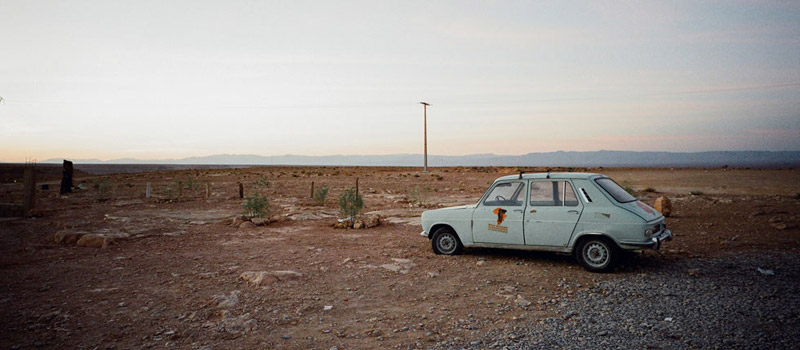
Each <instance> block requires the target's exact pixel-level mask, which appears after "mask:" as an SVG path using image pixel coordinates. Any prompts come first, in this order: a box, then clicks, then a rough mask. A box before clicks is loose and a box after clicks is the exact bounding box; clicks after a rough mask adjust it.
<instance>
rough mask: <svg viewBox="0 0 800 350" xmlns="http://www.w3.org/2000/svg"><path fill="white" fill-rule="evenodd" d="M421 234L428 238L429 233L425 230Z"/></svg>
mask: <svg viewBox="0 0 800 350" xmlns="http://www.w3.org/2000/svg"><path fill="white" fill-rule="evenodd" d="M419 235H420V236H422V237H425V238H428V233H427V232H425V231H422V232H420V233H419Z"/></svg>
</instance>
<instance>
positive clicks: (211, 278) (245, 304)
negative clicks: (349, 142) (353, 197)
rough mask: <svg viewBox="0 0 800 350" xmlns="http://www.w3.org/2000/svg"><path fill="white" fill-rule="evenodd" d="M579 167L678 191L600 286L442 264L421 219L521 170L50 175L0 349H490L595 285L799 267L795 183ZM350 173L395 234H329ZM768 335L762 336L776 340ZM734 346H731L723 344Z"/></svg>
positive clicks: (497, 257) (18, 265)
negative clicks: (656, 229) (254, 208)
mask: <svg viewBox="0 0 800 350" xmlns="http://www.w3.org/2000/svg"><path fill="white" fill-rule="evenodd" d="M76 168H77V169H80V165H77V166H76ZM576 171H589V172H598V173H602V174H605V175H608V176H610V177H612V178H613V179H615V180H616V181H617V182H618V183H620V184H622V185H624V186H628V187H630V188H632V189H634V190H636V191H638V192H637V193H638V196H639V197H640V199H641V200H642V201H644V202H647V203H650V204H651V205H652V204H653V201H654V200H655V198H657V197H658V196H661V195H666V196H668V197H669V198H670V199H671V200H672V204H673V211H672V216H671V217H669V218H668V219H667V225H668V227H669V228H670V229H671V230H672V232H673V233H674V234H675V239H674V240H673V241H672V242H668V243H666V244H665V245H664V247H663V248H662V249H661V250H659V251H646V252H644V253H642V254H639V255H636V256H633V257H629V258H627V259H625V260H624V261H623V262H622V264H621V265H620V266H619V267H618V268H617V269H616V270H615V271H614V272H613V273H607V274H596V273H589V272H586V271H584V270H583V269H582V268H581V267H580V265H579V264H578V263H577V262H576V261H575V260H574V259H573V258H572V257H570V256H566V255H558V254H553V253H535V252H521V251H509V250H488V249H479V250H467V251H465V252H464V254H462V255H458V256H438V255H435V254H434V253H433V252H432V251H431V247H430V242H429V241H428V240H427V239H425V238H423V237H421V236H420V235H419V233H420V231H421V227H420V220H419V218H420V214H421V213H422V211H423V210H426V209H428V208H439V207H446V206H453V205H462V204H470V203H475V202H476V201H477V200H478V198H479V197H480V196H481V195H482V194H483V191H484V190H485V189H486V188H487V186H488V185H489V184H490V183H491V182H492V181H493V180H494V179H495V178H497V177H499V176H504V175H510V174H514V173H515V172H516V169H515V168H492V167H485V168H483V167H453V168H432V169H431V172H430V173H421V172H420V169H419V168H390V167H375V168H372V167H252V168H246V169H199V170H178V171H175V170H167V171H151V172H143V173H129V174H109V175H90V174H87V173H80V175H76V176H78V177H77V178H76V179H75V185H76V186H78V187H79V188H77V189H76V190H75V191H74V193H70V194H66V195H59V194H58V193H57V192H58V185H57V180H58V178H50V179H42V181H44V180H48V181H52V183H53V185H51V186H50V190H46V191H45V190H41V189H40V190H39V192H38V193H37V208H39V209H40V213H39V214H41V216H40V217H35V218H24V219H2V221H0V269H2V273H0V309H1V310H2V311H1V312H0V334H2V335H1V336H0V348H3V349H30V348H49V349H139V348H142V349H149V348H152V349H162V348H179V349H269V348H288V349H300V348H303V349H332V348H336V349H362V348H402V349H406V348H429V347H434V348H448V347H452V348H458V347H461V346H473V347H477V348H479V347H491V346H492V345H497V344H492V343H491V341H490V340H487V339H488V338H487V337H491V336H494V335H496V334H499V333H498V331H502V330H514V329H517V328H525V327H528V328H529V327H535V326H536V325H537V324H543V323H544V321H543V320H547V319H552V318H554V317H561V316H560V315H558V313H559V312H560V311H559V305H562V304H564V303H569V302H570V300H571V298H575V297H576V296H577V295H580V294H582V293H583V294H585V293H590V292H598V291H595V290H594V289H593V286H596V285H598V284H602V283H609V282H614V281H618V280H619V281H621V280H625V279H636V278H647V276H651V275H654V274H655V275H658V274H659V273H660V271H663V270H670V271H672V270H675V271H676V272H675V273H676V274H678V275H680V278H685V279H686V281H691V280H692V279H701V278H706V277H709V276H706V275H707V274H710V272H709V271H707V270H704V269H703V268H697V269H693V268H692V267H693V264H694V262H695V261H706V260H704V259H714V261H717V260H720V261H731V262H732V263H735V262H736V261H738V260H735V259H736V257H738V256H745V255H746V256H782V257H784V258H785V257H789V258H788V259H789V260H788V262H787V264H790V265H794V266H797V264H798V263H800V261H798V259H797V257H798V256H800V255H798V253H800V252H799V251H798V250H800V199H799V198H798V197H800V171H798V170H785V169H784V170H757V169H620V168H605V169H576ZM357 178H358V183H359V192H360V193H361V194H362V196H363V198H364V204H365V208H364V213H367V214H369V215H376V214H377V215H381V216H382V218H383V219H382V223H381V224H380V225H379V226H376V227H372V228H368V229H357V230H356V229H334V228H333V225H334V223H335V222H336V219H337V218H338V217H339V214H338V203H337V202H338V198H339V195H340V194H341V193H342V192H343V191H344V190H345V189H346V188H347V187H350V186H355V183H356V179H357ZM312 182H313V183H314V186H315V187H316V188H320V187H322V186H327V187H328V188H329V189H330V190H329V194H328V196H327V203H326V204H319V203H315V202H314V201H313V200H312V199H311V198H310V196H311V184H312ZM148 183H149V187H150V191H151V197H150V198H146V196H145V194H146V191H147V187H148ZM238 183H242V184H243V187H244V194H245V196H249V195H252V194H254V193H259V194H262V195H266V196H267V197H268V198H269V201H270V211H271V215H272V217H273V218H274V219H275V220H276V221H275V222H272V223H270V224H268V225H264V226H255V225H239V224H237V225H232V222H233V220H234V218H235V217H237V216H239V215H241V214H242V211H243V208H242V203H243V200H242V199H240V198H239V187H238ZM38 187H39V188H40V187H41V186H38ZM71 234H72V235H74V234H84V235H96V236H98V237H106V238H103V241H102V243H103V244H100V245H102V247H83V246H77V245H76V244H75V242H71V241H69V239H64V237H65V236H69V235H71ZM56 237H61V239H62V242H60V243H59V242H57V239H56ZM744 268H745V269H747V271H750V270H752V271H753V274H755V276H757V277H753V278H761V277H760V275H759V273H758V272H756V269H757V268H762V269H763V270H762V271H766V270H769V272H773V273H774V274H775V275H774V276H768V275H766V274H764V276H763V278H780V277H781V274H782V273H783V271H784V270H783V269H784V267H782V266H745V267H744ZM248 273H250V275H251V276H258V275H259V273H260V274H261V275H260V276H262V277H264V279H263V280H262V281H261V283H259V284H254V283H252V282H251V281H247V280H246V279H244V278H242V276H243V275H248ZM794 283H796V282H794ZM598 293H600V292H598ZM620 307H624V305H620ZM786 307H788V308H794V310H796V309H797V305H795V304H790V305H786ZM795 316H796V315H795ZM661 318H664V317H661ZM670 321H671V319H670ZM716 322H718V323H722V324H724V323H725V320H716ZM764 322H765V324H763V325H762V324H757V325H754V326H757V327H778V328H775V329H776V330H777V331H781V328H780V326H779V325H771V324H767V323H766V322H767V321H766V320H765V321H764ZM792 322H794V323H795V324H796V323H797V321H792ZM526 329H527V328H526ZM564 331H565V332H570V331H573V330H570V329H568V328H567V327H566V326H565V328H564ZM611 332H612V335H613V330H612V331H611ZM795 332H796V329H795ZM606 334H608V332H606ZM593 335H594V334H592V336H593ZM597 335H600V336H603V335H605V334H602V332H601V333H598V334H597ZM520 337H521V336H517V338H516V339H514V336H513V333H512V336H511V338H510V340H507V342H508V343H509V344H524V343H525V342H531V343H533V342H536V341H539V340H540V339H539V340H537V339H533V336H528V337H527V338H522V339H519V338H520ZM688 337H689V336H688V335H682V334H680V333H678V334H677V336H672V335H670V337H666V336H665V338H664V339H661V340H658V341H659V342H660V343H658V344H660V345H659V346H660V347H666V348H670V347H685V346H687V345H686V344H687V343H688V342H689V339H688ZM732 339H733V340H731V341H732V342H733V341H736V338H732ZM743 339H746V338H743ZM683 341H686V342H687V343H683ZM744 341H746V340H744ZM726 342H727V340H726ZM498 344H499V343H498ZM597 344H600V343H599V342H598V343H597ZM704 344H705V343H696V344H694V345H692V344H688V346H689V347H692V346H694V347H705V346H704ZM725 344H727V345H731V344H734V343H720V344H718V345H725ZM705 345H708V344H705ZM712 345H714V344H712ZM738 345H740V346H743V347H746V346H747V345H753V346H755V345H758V344H747V343H744V344H738ZM761 345H764V344H761ZM597 346H599V345H597ZM499 347H501V346H499ZM637 347H638V346H637Z"/></svg>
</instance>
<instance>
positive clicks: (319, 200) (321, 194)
mask: <svg viewBox="0 0 800 350" xmlns="http://www.w3.org/2000/svg"><path fill="white" fill-rule="evenodd" d="M327 197H328V186H322V187H321V188H318V189H316V190H314V203H315V204H316V205H323V206H324V205H325V204H326V201H327Z"/></svg>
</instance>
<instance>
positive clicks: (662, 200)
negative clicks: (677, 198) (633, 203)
mask: <svg viewBox="0 0 800 350" xmlns="http://www.w3.org/2000/svg"><path fill="white" fill-rule="evenodd" d="M653 208H654V209H655V210H658V212H660V213H661V214H662V215H664V216H665V217H669V216H670V215H671V214H672V202H671V201H670V200H669V198H668V197H667V196H661V197H658V198H656V202H655V204H654V205H653Z"/></svg>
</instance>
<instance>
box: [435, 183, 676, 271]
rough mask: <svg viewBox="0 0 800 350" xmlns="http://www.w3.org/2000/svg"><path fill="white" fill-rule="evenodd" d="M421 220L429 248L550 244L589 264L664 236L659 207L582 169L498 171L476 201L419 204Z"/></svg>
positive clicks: (450, 250)
mask: <svg viewBox="0 0 800 350" xmlns="http://www.w3.org/2000/svg"><path fill="white" fill-rule="evenodd" d="M422 228H423V231H422V236H424V237H428V238H429V239H430V240H431V244H432V246H433V251H434V252H435V253H436V254H445V255H454V254H459V253H460V252H461V251H462V249H463V248H464V247H467V248H470V247H481V248H505V249H524V250H541V251H554V252H561V253H570V254H573V255H574V256H575V257H576V258H577V259H578V261H579V262H580V263H581V264H582V265H583V266H584V268H586V269H587V270H589V271H594V272H605V271H609V270H611V269H612V268H613V266H614V264H615V263H616V262H617V260H618V258H619V255H620V253H621V252H623V251H638V250H642V249H659V248H660V247H661V243H662V242H664V241H670V240H672V233H671V232H670V230H668V229H667V228H666V224H665V222H664V216H663V215H661V213H659V212H658V211H656V210H655V209H653V208H651V207H650V206H648V205H647V204H644V203H642V202H641V201H639V200H637V199H636V198H635V197H633V196H632V195H630V194H629V193H628V192H626V191H625V190H624V189H623V188H622V187H620V186H619V185H618V184H617V183H616V182H614V181H613V180H611V179H610V178H608V177H606V176H604V175H601V174H590V173H552V174H551V173H546V174H545V173H537V174H522V173H521V174H519V175H510V176H504V177H501V178H499V179H497V180H495V181H494V183H493V184H492V186H491V187H489V189H488V190H487V191H486V193H485V194H484V195H483V197H481V199H480V201H479V202H478V203H477V204H472V205H465V206H460V207H451V208H443V209H437V210H428V211H425V212H423V213H422Z"/></svg>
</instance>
